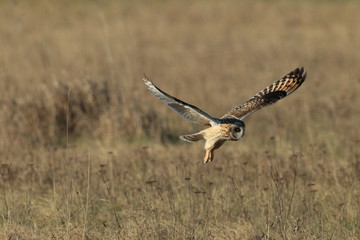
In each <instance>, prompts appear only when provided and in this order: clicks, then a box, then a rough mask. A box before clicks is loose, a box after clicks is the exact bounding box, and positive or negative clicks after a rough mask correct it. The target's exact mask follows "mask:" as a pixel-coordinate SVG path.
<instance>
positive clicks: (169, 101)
mask: <svg viewBox="0 0 360 240" xmlns="http://www.w3.org/2000/svg"><path fill="white" fill-rule="evenodd" d="M143 80H144V82H145V84H146V86H147V87H148V89H149V90H150V92H152V93H153V94H154V95H155V96H156V97H158V98H159V99H160V100H161V101H163V102H164V103H165V104H166V105H167V106H169V107H170V108H172V109H173V110H175V111H176V112H178V113H179V114H181V115H182V116H183V117H184V118H185V119H187V120H189V121H192V122H195V123H199V124H202V125H205V126H213V125H216V124H220V120H219V119H217V118H213V117H211V116H210V115H209V114H207V113H205V112H204V111H202V110H200V109H199V108H197V107H195V106H193V105H191V104H188V103H186V102H183V101H181V100H180V99H177V98H175V97H173V96H171V95H169V94H167V93H166V92H164V91H162V90H161V89H159V88H158V87H156V86H155V85H154V84H153V83H152V82H151V81H150V80H149V79H148V78H147V77H146V76H144V78H143Z"/></svg>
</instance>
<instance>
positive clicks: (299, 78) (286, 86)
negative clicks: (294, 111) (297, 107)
mask: <svg viewBox="0 0 360 240" xmlns="http://www.w3.org/2000/svg"><path fill="white" fill-rule="evenodd" d="M305 79H306V72H304V68H303V67H301V68H296V69H295V70H293V71H291V72H290V73H288V74H287V75H285V76H284V77H282V78H281V79H280V80H278V81H276V82H274V83H272V84H271V85H269V86H267V87H266V88H265V89H263V90H262V91H260V92H259V93H257V94H256V95H255V96H254V97H252V98H250V99H249V100H248V101H246V102H244V103H242V104H240V105H238V106H236V107H234V108H233V109H231V110H230V111H229V112H228V113H227V114H225V115H224V116H222V117H221V118H231V117H236V118H239V119H240V120H244V119H245V118H247V117H248V116H250V115H251V114H252V113H254V112H255V111H257V110H259V109H261V108H263V107H266V106H269V105H271V104H274V103H276V102H277V101H278V100H280V99H282V98H284V97H286V96H289V95H290V94H291V93H293V92H294V91H295V90H296V89H298V88H299V87H300V86H301V84H302V83H303V82H304V81H305Z"/></svg>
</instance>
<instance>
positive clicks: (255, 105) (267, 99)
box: [143, 67, 306, 163]
mask: <svg viewBox="0 0 360 240" xmlns="http://www.w3.org/2000/svg"><path fill="white" fill-rule="evenodd" d="M305 79H306V72H304V68H302V67H301V68H297V69H295V70H293V71H292V72H290V73H288V74H287V75H285V76H284V77H282V78H281V79H280V80H278V81H276V82H274V83H273V84H271V85H269V86H268V87H266V88H265V89H264V90H262V91H260V92H259V93H257V94H256V95H255V96H254V97H252V98H250V99H249V100H248V101H246V102H244V103H242V104H240V105H238V106H236V107H234V108H233V109H231V110H230V111H229V112H228V113H226V114H225V115H224V116H222V117H221V118H214V117H212V116H210V115H209V114H207V113H205V112H204V111H202V110H201V109H199V108H197V107H195V106H193V105H190V104H188V103H186V102H183V101H181V100H180V99H177V98H175V97H173V96H171V95H169V94H167V93H166V92H164V91H162V90H160V89H159V88H158V87H156V86H155V85H154V84H153V83H152V82H151V81H150V80H149V79H148V78H147V77H146V76H145V77H144V79H143V80H144V82H145V84H146V85H147V87H148V88H149V90H150V92H152V93H153V94H154V95H155V96H156V97H158V98H159V99H160V100H161V101H163V102H164V103H165V104H166V105H168V106H169V107H170V108H172V109H173V110H175V111H176V112H178V113H179V114H181V115H182V116H183V117H184V118H185V119H187V120H189V121H192V122H194V123H199V124H202V125H204V126H207V127H208V128H206V129H204V130H202V131H200V132H197V133H194V134H190V135H184V136H180V139H181V140H183V141H187V142H195V141H199V140H201V139H205V158H204V163H208V162H211V161H212V160H213V159H214V150H216V149H218V148H219V147H221V146H222V145H223V144H224V143H225V142H226V141H228V140H230V141H238V140H239V139H240V138H242V137H243V136H244V134H245V123H244V122H243V120H244V119H245V118H247V117H248V116H250V115H251V114H252V113H254V112H255V111H257V110H259V109H261V108H263V107H266V106H269V105H271V104H273V103H275V102H277V101H278V100H280V99H282V98H284V97H286V96H288V95H290V94H291V93H293V92H294V91H295V90H296V89H298V87H300V86H301V84H302V83H303V82H304V81H305Z"/></svg>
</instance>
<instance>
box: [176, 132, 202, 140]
mask: <svg viewBox="0 0 360 240" xmlns="http://www.w3.org/2000/svg"><path fill="white" fill-rule="evenodd" d="M179 138H180V139H181V140H183V141H186V142H195V141H199V140H201V139H204V136H203V135H202V134H201V133H200V132H198V133H194V134H189V135H183V136H180V137H179Z"/></svg>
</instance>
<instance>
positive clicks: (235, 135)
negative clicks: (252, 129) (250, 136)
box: [223, 119, 245, 141]
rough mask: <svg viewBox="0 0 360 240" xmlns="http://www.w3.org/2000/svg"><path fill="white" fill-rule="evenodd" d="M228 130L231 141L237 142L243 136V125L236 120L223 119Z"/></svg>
mask: <svg viewBox="0 0 360 240" xmlns="http://www.w3.org/2000/svg"><path fill="white" fill-rule="evenodd" d="M223 121H224V122H226V125H227V127H226V128H227V129H228V134H226V135H228V137H229V140H231V141H238V140H239V139H240V138H242V137H243V136H244V134H245V124H244V122H243V121H241V120H238V119H224V120H223Z"/></svg>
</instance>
